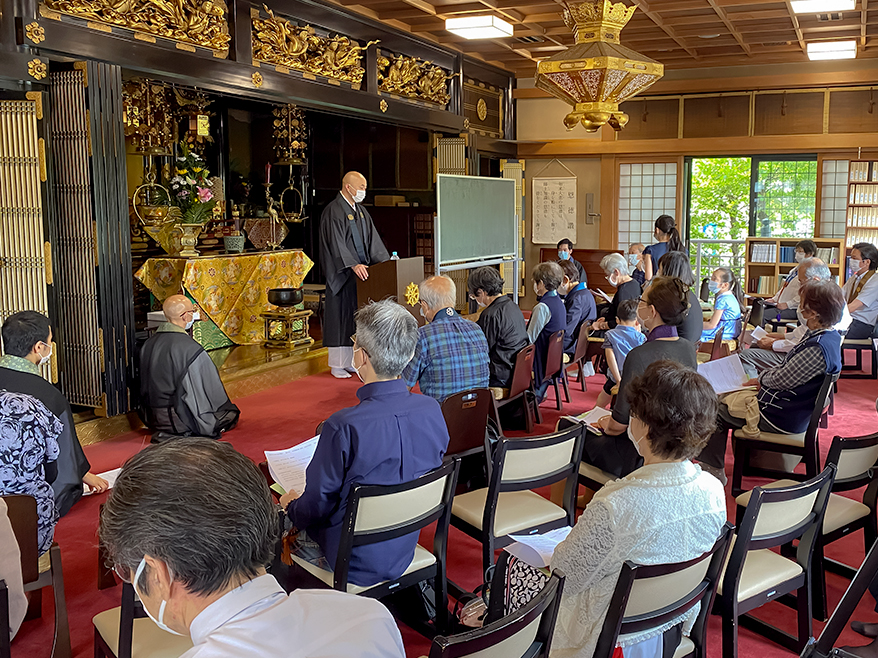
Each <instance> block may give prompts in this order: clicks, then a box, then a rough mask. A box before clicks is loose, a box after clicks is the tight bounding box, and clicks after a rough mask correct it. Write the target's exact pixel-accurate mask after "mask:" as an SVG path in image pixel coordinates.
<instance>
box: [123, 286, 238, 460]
mask: <svg viewBox="0 0 878 658" xmlns="http://www.w3.org/2000/svg"><path fill="white" fill-rule="evenodd" d="M162 311H163V312H164V314H165V318H166V319H167V322H165V323H163V324H162V325H161V326H160V327H159V328H158V331H156V333H155V335H154V336H153V337H152V338H150V339H149V340H148V341H146V344H145V345H144V346H143V350H142V351H141V353H140V407H141V419H142V420H143V422H144V424H145V425H146V426H147V427H149V428H150V429H151V430H152V431H153V432H154V434H153V436H152V441H153V443H160V442H162V441H166V440H168V439H172V438H178V437H181V436H204V437H207V438H212V439H218V438H219V437H220V435H221V434H222V433H223V432H225V431H227V430H230V429H232V428H233V427H234V426H235V425H236V424H237V423H238V416H239V415H240V414H241V412H240V411H239V409H238V407H236V406H235V405H234V404H233V403H232V401H231V400H229V396H228V395H227V394H226V389H225V388H224V387H223V383H222V381H221V380H220V376H219V372H218V371H217V369H216V366H215V365H214V363H213V361H212V360H211V359H210V356H208V354H207V352H205V351H204V349H203V348H202V347H201V345H199V344H198V343H197V342H195V340H193V339H192V338H190V336H189V333H188V331H189V329H191V328H192V325H193V324H194V323H195V322H196V321H198V320H199V317H198V309H197V308H196V307H195V304H193V303H192V301H191V300H190V299H188V298H187V297H184V296H183V295H173V296H171V297H168V298H167V299H166V300H165V303H164V304H163V305H162Z"/></svg>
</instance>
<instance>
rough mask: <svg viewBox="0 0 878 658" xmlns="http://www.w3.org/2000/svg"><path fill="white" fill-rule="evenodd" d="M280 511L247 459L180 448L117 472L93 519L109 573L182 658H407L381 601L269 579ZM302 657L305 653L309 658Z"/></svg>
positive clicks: (162, 450) (211, 448)
mask: <svg viewBox="0 0 878 658" xmlns="http://www.w3.org/2000/svg"><path fill="white" fill-rule="evenodd" d="M277 521H278V518H277V506H276V505H275V504H274V502H273V501H272V499H271V494H270V492H269V490H268V484H267V483H266V481H265V478H264V477H263V476H262V474H261V473H260V472H259V469H258V468H257V467H256V464H254V463H253V462H252V461H251V460H250V459H249V458H248V457H245V456H244V455H242V454H241V453H239V452H235V450H234V448H232V446H231V445H229V444H228V443H222V442H218V441H212V440H210V439H204V438H181V439H176V440H174V441H168V442H166V443H162V444H159V445H155V446H149V447H147V448H146V449H144V450H142V451H140V452H139V453H137V454H136V455H134V456H133V457H132V458H131V459H129V460H128V461H127V462H125V465H124V466H123V467H122V471H121V473H119V477H118V479H117V480H116V484H115V486H114V487H113V488H112V489H111V490H110V495H109V498H108V499H107V502H106V504H105V505H104V509H103V512H102V513H101V521H100V529H99V534H100V538H101V542H102V543H103V545H104V546H106V548H107V552H108V555H109V559H110V561H111V563H112V564H113V565H114V566H113V570H114V571H115V572H116V574H117V575H118V576H119V577H120V578H121V579H122V580H124V581H125V582H127V583H131V584H132V585H133V586H134V591H135V592H136V593H137V594H138V595H139V596H140V601H141V602H142V603H143V608H144V610H145V611H146V613H147V614H148V615H149V616H150V617H151V618H152V619H153V621H156V622H157V623H158V626H159V627H160V628H162V629H164V630H167V631H169V632H171V633H175V634H177V635H187V636H190V637H191V638H192V643H193V645H194V646H193V647H192V648H191V649H190V650H189V651H187V652H186V654H185V655H186V656H187V658H197V657H198V656H202V657H203V658H207V657H208V656H209V657H210V658H232V657H233V656H286V655H292V654H294V653H296V652H294V651H291V650H290V646H291V643H295V646H296V647H300V648H302V651H303V652H304V653H307V655H310V656H394V657H399V658H402V656H404V655H405V652H404V651H403V646H402V639H401V638H400V635H399V629H398V628H397V626H396V624H395V623H394V621H393V617H391V616H390V613H388V612H387V608H385V607H384V606H383V605H381V604H380V603H378V602H377V601H370V600H369V599H366V598H363V597H360V596H354V595H352V594H346V593H343V592H335V591H329V590H325V591H317V590H304V589H300V590H297V591H295V592H293V593H292V594H290V595H289V596H287V594H286V592H284V590H283V588H282V587H281V586H280V585H279V584H278V582H277V580H276V579H275V577H274V576H273V575H271V574H269V573H267V572H266V565H267V564H268V563H269V562H270V561H271V559H272V549H273V548H274V546H275V544H276V542H277V536H278V522H277ZM304 647H307V651H305V649H304Z"/></svg>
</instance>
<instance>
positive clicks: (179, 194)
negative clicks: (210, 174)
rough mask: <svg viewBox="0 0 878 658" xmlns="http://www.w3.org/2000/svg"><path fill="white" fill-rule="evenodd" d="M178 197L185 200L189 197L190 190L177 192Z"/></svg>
mask: <svg viewBox="0 0 878 658" xmlns="http://www.w3.org/2000/svg"><path fill="white" fill-rule="evenodd" d="M177 196H178V197H180V198H181V199H185V198H186V197H187V196H189V190H180V191H179V192H177Z"/></svg>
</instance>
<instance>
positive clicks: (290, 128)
mask: <svg viewBox="0 0 878 658" xmlns="http://www.w3.org/2000/svg"><path fill="white" fill-rule="evenodd" d="M272 114H274V152H275V155H276V156H277V160H278V162H280V163H293V164H298V163H301V162H303V161H304V160H305V149H306V148H307V147H308V142H307V139H308V127H307V126H306V125H305V112H304V111H302V110H301V109H300V108H298V107H296V106H295V105H284V106H282V107H276V108H274V109H273V110H272Z"/></svg>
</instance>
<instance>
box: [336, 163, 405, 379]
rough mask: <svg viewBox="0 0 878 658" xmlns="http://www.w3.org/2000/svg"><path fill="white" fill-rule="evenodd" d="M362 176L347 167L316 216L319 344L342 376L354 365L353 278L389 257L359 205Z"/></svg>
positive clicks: (366, 275) (363, 188)
mask: <svg viewBox="0 0 878 658" xmlns="http://www.w3.org/2000/svg"><path fill="white" fill-rule="evenodd" d="M365 198H366V179H365V177H364V176H363V175H362V174H359V173H357V172H356V171H349V172H348V173H347V174H345V176H344V179H343V180H342V189H341V191H340V192H339V193H338V196H337V197H335V200H334V201H333V202H332V203H330V204H329V205H328V206H326V208H324V209H323V214H322V215H321V216H320V264H321V266H322V267H323V274H324V276H325V277H326V307H325V309H324V316H323V345H324V347H328V348H329V367H330V369H331V372H332V374H333V376H335V377H338V378H339V379H343V378H346V377H350V376H351V373H352V372H354V369H353V365H352V362H351V360H352V357H353V342H351V336H352V335H353V334H354V331H355V326H356V325H355V323H354V313H356V311H357V278H359V279H361V280H362V281H365V280H366V279H368V278H369V266H370V265H374V264H376V263H383V262H384V261H386V260H390V254H389V253H387V248H386V247H385V246H384V242H383V241H382V240H381V236H380V235H378V231H377V230H375V224H374V223H373V222H372V216H371V215H370V214H369V211H368V210H366V209H365V208H364V207H363V206H362V205H360V204H362V202H363V199H365Z"/></svg>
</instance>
